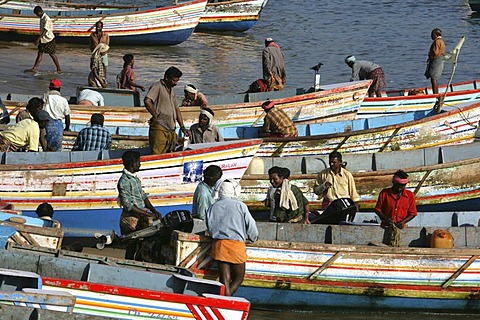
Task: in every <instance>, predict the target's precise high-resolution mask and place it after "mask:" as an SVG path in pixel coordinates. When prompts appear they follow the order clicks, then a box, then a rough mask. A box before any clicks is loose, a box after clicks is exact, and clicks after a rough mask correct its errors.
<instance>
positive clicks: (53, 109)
mask: <svg viewBox="0 0 480 320" xmlns="http://www.w3.org/2000/svg"><path fill="white" fill-rule="evenodd" d="M61 88H62V83H61V82H60V80H58V79H53V80H52V81H50V87H49V89H50V90H49V91H48V92H47V93H46V94H45V95H44V99H43V100H44V101H45V106H44V108H43V109H44V110H45V111H47V112H48V114H49V115H50V117H51V118H52V120H51V121H49V122H48V125H47V127H46V128H45V139H46V140H47V150H46V151H62V142H63V131H64V130H65V131H70V106H69V105H68V101H67V99H65V98H64V97H62V95H61V94H60V89H61ZM63 119H65V129H64V128H63Z"/></svg>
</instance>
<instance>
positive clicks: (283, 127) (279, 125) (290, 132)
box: [260, 100, 298, 137]
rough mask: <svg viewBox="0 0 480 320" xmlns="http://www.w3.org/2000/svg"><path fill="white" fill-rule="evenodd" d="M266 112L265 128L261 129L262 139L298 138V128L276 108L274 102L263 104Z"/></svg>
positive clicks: (283, 112) (268, 101)
mask: <svg viewBox="0 0 480 320" xmlns="http://www.w3.org/2000/svg"><path fill="white" fill-rule="evenodd" d="M262 109H263V111H265V113H266V115H265V119H264V121H263V127H262V128H261V129H260V136H262V137H296V136H297V135H298V132H297V127H295V124H294V123H293V121H292V120H291V119H290V117H289V116H288V115H287V114H286V113H285V111H283V110H282V109H280V108H275V103H274V102H273V101H270V100H267V101H265V102H264V103H262Z"/></svg>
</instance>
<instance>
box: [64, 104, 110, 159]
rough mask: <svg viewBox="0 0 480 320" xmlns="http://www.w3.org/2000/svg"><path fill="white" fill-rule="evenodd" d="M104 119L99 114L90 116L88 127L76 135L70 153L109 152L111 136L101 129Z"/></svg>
mask: <svg viewBox="0 0 480 320" xmlns="http://www.w3.org/2000/svg"><path fill="white" fill-rule="evenodd" d="M104 121H105V118H104V117H103V115H101V114H100V113H94V114H92V117H91V118H90V124H91V126H90V127H87V128H83V129H82V130H80V132H79V133H78V136H77V139H76V140H75V144H74V145H73V148H72V151H95V150H109V149H110V147H111V146H112V135H111V134H110V132H108V130H107V129H105V128H104V127H103V122H104Z"/></svg>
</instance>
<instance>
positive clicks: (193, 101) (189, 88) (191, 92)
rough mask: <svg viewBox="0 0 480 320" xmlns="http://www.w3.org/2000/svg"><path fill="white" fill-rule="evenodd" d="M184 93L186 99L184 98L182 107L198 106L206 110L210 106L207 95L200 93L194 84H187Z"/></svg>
mask: <svg viewBox="0 0 480 320" xmlns="http://www.w3.org/2000/svg"><path fill="white" fill-rule="evenodd" d="M183 92H184V93H185V98H183V101H182V107H193V106H198V107H200V108H204V107H206V106H207V105H208V101H207V98H206V97H205V95H204V94H203V93H201V92H199V91H198V89H197V88H195V86H194V85H193V84H187V85H186V86H185V88H184V89H183Z"/></svg>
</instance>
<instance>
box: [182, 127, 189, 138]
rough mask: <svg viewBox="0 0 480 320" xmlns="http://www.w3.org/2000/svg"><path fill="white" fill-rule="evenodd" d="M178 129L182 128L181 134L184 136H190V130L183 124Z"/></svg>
mask: <svg viewBox="0 0 480 320" xmlns="http://www.w3.org/2000/svg"><path fill="white" fill-rule="evenodd" d="M180 130H182V132H183V134H184V135H185V137H190V136H191V134H190V130H188V129H187V128H185V127H184V126H181V127H180Z"/></svg>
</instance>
